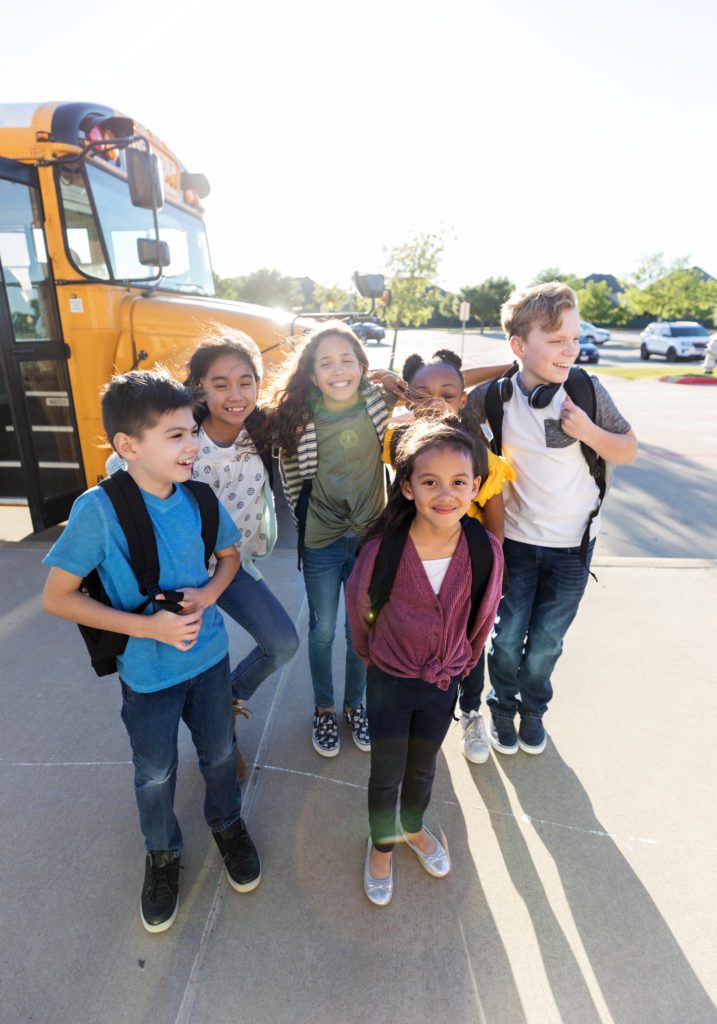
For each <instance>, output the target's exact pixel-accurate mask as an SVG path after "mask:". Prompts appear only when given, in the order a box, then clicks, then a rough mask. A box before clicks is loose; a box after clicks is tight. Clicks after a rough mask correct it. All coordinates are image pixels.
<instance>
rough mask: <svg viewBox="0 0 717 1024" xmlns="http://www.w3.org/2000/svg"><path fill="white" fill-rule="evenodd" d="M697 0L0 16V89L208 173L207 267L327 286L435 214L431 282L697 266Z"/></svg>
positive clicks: (715, 198) (710, 127)
mask: <svg viewBox="0 0 717 1024" xmlns="http://www.w3.org/2000/svg"><path fill="white" fill-rule="evenodd" d="M716 29H717V5H715V3H714V2H713V0H681V2H680V3H670V4H665V5H664V8H663V5H662V4H659V5H658V4H657V3H655V2H654V0H620V2H618V0H602V2H601V3H596V2H594V0H593V2H591V3H584V2H580V0H575V2H574V3H572V4H570V5H568V4H565V3H563V2H560V0H537V2H536V0H512V2H511V3H509V4H503V5H500V6H499V5H498V4H496V3H495V2H491V3H486V2H484V0H465V2H463V0H442V2H440V3H436V2H434V3H427V2H425V0H408V2H406V0H363V2H362V3H351V4H348V3H342V2H341V0H305V2H298V3H297V2H296V0H275V2H274V3H271V2H265V3H263V4H262V3H259V2H257V0H254V2H253V3H251V4H247V3H246V2H245V0H231V2H229V0H226V2H225V0H205V2H204V3H189V2H188V0H175V2H173V3H172V4H163V5H159V4H149V3H147V2H146V0H144V2H138V0H125V2H123V3H122V4H119V3H118V4H115V5H114V6H113V7H109V6H108V7H107V8H100V7H98V6H96V5H95V4H90V3H89V2H88V0H77V2H76V3H74V4H72V5H69V6H68V5H58V4H56V3H55V2H54V0H52V2H49V0H39V2H37V0H36V2H33V3H31V4H19V3H16V4H14V5H13V7H12V8H10V7H6V9H5V11H4V14H3V29H2V44H1V45H2V62H1V63H0V87H1V88H0V102H21V101H35V100H37V101H38V102H39V101H45V100H54V99H57V100H89V101H93V102H98V103H103V104H106V105H108V106H111V107H114V108H116V109H117V110H120V111H122V112H123V113H126V114H129V115H131V116H132V117H134V118H135V119H136V120H137V121H139V122H140V123H142V124H144V125H145V126H146V127H148V128H150V129H151V130H152V131H154V132H155V133H156V134H157V135H158V136H159V137H160V138H162V139H163V140H164V141H165V142H166V143H167V144H168V145H169V146H170V148H171V149H173V150H174V152H175V153H176V154H177V155H178V156H179V158H180V159H181V160H182V161H183V162H184V164H185V165H186V166H187V168H188V169H189V170H190V171H202V172H204V173H205V174H206V175H207V176H208V177H209V180H210V182H211V185H212V192H211V194H210V196H209V197H208V198H207V199H206V201H205V206H206V210H207V215H206V222H207V230H208V233H209V241H210V248H211V252H212V258H213V262H214V267H215V270H217V272H218V273H220V274H221V275H223V276H232V275H235V274H242V273H248V272H249V271H251V270H255V269H257V268H259V267H261V266H270V267H277V268H278V269H279V270H281V271H282V272H283V273H287V274H292V275H304V274H308V275H309V276H311V277H313V278H314V279H316V280H318V281H320V282H321V283H323V284H333V283H337V284H341V285H342V286H344V287H348V285H349V280H350V275H351V272H352V271H353V270H355V269H360V270H362V271H374V270H378V269H381V268H382V264H383V249H384V247H385V246H390V245H392V244H396V243H399V242H401V241H403V240H404V239H405V238H406V237H407V236H408V235H409V233H410V232H411V231H438V230H445V231H446V246H445V255H444V259H443V264H442V269H441V283H442V284H443V285H444V286H446V287H448V288H454V289H457V288H458V287H460V286H461V285H465V284H474V283H477V282H478V281H481V280H483V279H484V278H485V277H487V276H489V275H499V274H501V275H502V274H505V275H507V276H508V277H510V278H511V279H512V280H513V281H515V282H516V283H517V284H525V283H526V282H527V280H528V279H529V278H530V277H532V276H533V275H534V274H535V273H537V272H538V271H539V270H541V269H542V268H544V267H548V266H558V267H560V268H562V269H563V270H564V271H570V272H573V273H576V274H579V275H586V274H589V273H592V272H598V273H614V274H617V275H618V276H622V275H626V274H628V273H630V271H631V270H632V269H634V267H635V265H636V263H637V261H638V260H639V258H640V257H641V256H643V255H645V254H648V253H651V252H655V251H659V250H661V251H664V252H665V254H666V256H667V258H668V259H674V258H676V257H680V256H690V257H691V259H692V261H693V262H694V263H696V264H698V265H700V266H702V267H703V268H704V269H706V270H708V271H710V272H711V273H712V274H714V275H715V276H717V231H716V230H715V221H716V212H717V138H716V135H717V131H716V128H715V119H714V108H715V97H716V96H717V60H716V59H715V38H716Z"/></svg>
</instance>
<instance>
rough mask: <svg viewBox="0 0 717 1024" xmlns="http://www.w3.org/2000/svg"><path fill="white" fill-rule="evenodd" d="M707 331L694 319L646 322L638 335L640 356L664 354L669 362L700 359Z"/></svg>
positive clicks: (705, 344)
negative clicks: (646, 324)
mask: <svg viewBox="0 0 717 1024" xmlns="http://www.w3.org/2000/svg"><path fill="white" fill-rule="evenodd" d="M708 338H709V332H708V331H706V330H705V329H704V327H702V326H701V325H700V324H698V323H696V322H695V321H694V320H672V321H669V322H667V323H653V324H648V326H647V327H646V328H645V330H644V331H643V332H642V334H641V335H640V358H641V359H649V358H650V356H664V357H665V359H669V360H670V361H671V362H678V361H679V360H680V359H702V358H703V357H704V354H705V348H706V347H707V340H708Z"/></svg>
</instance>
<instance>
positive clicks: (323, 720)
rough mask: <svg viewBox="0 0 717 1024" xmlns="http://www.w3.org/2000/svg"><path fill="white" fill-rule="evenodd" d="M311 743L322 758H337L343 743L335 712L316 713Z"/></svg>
mask: <svg viewBox="0 0 717 1024" xmlns="http://www.w3.org/2000/svg"><path fill="white" fill-rule="evenodd" d="M311 742H312V743H313V745H314V750H315V751H316V753H317V754H321V756H322V757H336V755H337V754H338V752H339V750H340V748H341V741H340V740H339V723H338V722H337V720H336V712H335V711H323V712H322V713H321V714H319V712H318V711H316V712H315V714H314V727H313V729H312V730H311Z"/></svg>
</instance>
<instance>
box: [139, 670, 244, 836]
mask: <svg viewBox="0 0 717 1024" xmlns="http://www.w3.org/2000/svg"><path fill="white" fill-rule="evenodd" d="M120 681H121V680H120ZM180 718H183V719H184V721H185V722H186V724H187V726H188V727H189V730H190V732H191V734H192V740H193V742H194V746H195V747H196V749H197V754H198V755H199V768H200V770H201V773H202V775H203V776H204V782H205V786H206V789H205V797H204V817H205V819H206V822H207V825H208V826H209V828H210V829H211V830H212V832H221V831H223V830H224V829H225V828H229V826H230V825H231V824H233V823H234V822H235V821H236V820H237V818H238V817H239V816H240V813H241V790H240V789H239V782H238V781H237V771H236V745H235V742H234V716H233V714H232V704H231V684H230V682H229V657H228V656H225V657H224V658H223V659H222V660H221V661H220V662H218V663H217V664H216V665H214V666H212V668H209V669H207V670H206V671H205V672H200V673H199V675H198V676H195V677H194V678H193V679H187V680H186V681H185V682H183V683H177V685H176V686H170V687H168V688H167V689H166V690H157V691H156V692H155V693H137V692H136V690H132V689H131V688H130V687H129V686H127V684H126V683H124V682H123V683H122V721H123V722H124V724H125V728H126V729H127V733H128V735H129V741H130V745H131V747H132V760H133V762H134V792H135V796H136V798H137V806H138V808H139V823H140V828H141V829H142V834H143V835H144V841H145V846H146V848H147V850H148V851H149V852H155V851H157V850H172V851H173V852H176V853H178V852H179V851H180V850H181V849H182V832H181V830H180V828H179V822H178V821H177V818H176V815H175V813H174V790H175V786H176V782H177V732H178V729H179V720H180Z"/></svg>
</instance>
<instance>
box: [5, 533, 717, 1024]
mask: <svg viewBox="0 0 717 1024" xmlns="http://www.w3.org/2000/svg"><path fill="white" fill-rule="evenodd" d="M46 549H47V544H43V543H38V542H32V541H24V542H21V543H16V544H7V545H4V546H2V547H0V574H1V576H0V578H2V580H3V581H5V586H4V587H2V593H1V594H0V609H1V610H2V616H1V618H0V643H1V648H0V649H1V650H2V680H3V683H2V697H3V714H2V719H1V721H2V726H1V735H0V778H1V780H2V785H1V786H0V813H1V814H2V823H3V828H2V833H1V838H0V856H1V857H2V865H3V872H2V882H1V887H2V892H1V893H0V896H1V899H2V908H3V910H2V923H3V929H2V934H3V941H2V951H1V953H0V979H2V980H0V1020H2V1022H3V1024H25V1022H30V1021H34V1022H43V1024H45V1022H47V1024H50V1022H51V1024H98V1022H102V1024H144V1022H152V1024H180V1022H181V1024H189V1022H191V1024H245V1022H246V1024H249V1022H251V1024H264V1022H269V1021H271V1022H272V1024H304V1022H307V1024H308V1022H312V1024H337V1022H339V1024H354V1022H355V1024H358V1022H364V1021H367V1020H380V1021H383V1020H385V1021H393V1022H395V1024H409V1022H411V1024H412V1022H413V1021H419V1020H420V1021H424V1022H429V1021H436V1022H451V1024H469V1022H470V1024H474V1022H476V1021H486V1022H489V1024H557V1022H570V1024H598V1022H613V1024H645V1022H648V1021H649V1022H651V1024H678V1022H680V1024H682V1022H688V1024H708V1022H710V1024H711V1022H716V1021H717V1010H715V1006H714V1000H717V962H716V961H715V957H714V921H715V914H716V912H717V896H716V895H715V885H714V864H715V854H717V812H716V811H715V799H714V793H715V791H717V762H716V760H715V758H714V757H712V756H711V752H712V750H713V746H714V736H715V734H716V732H717V711H716V710H715V708H716V705H715V700H714V695H713V690H714V681H715V671H714V628H713V627H708V619H709V620H710V621H711V620H713V619H714V616H713V615H709V616H708V615H707V614H705V610H707V609H709V610H710V611H713V610H714V608H715V607H716V606H717V562H709V561H697V560H694V561H689V560H684V561H682V560H668V559H665V560H655V559H649V558H644V559H637V560H633V559H619V558H618V559H615V558H612V559H608V558H605V559H603V560H602V561H601V560H600V559H599V558H598V559H597V565H596V566H595V568H596V571H597V575H598V579H599V582H598V583H597V584H595V583H591V584H590V585H589V588H588V592H587V595H586V597H585V600H584V602H583V606H582V608H581V611H580V614H579V616H578V619H577V621H576V623H575V625H574V627H573V629H572V631H571V633H570V634H569V636H568V640H567V645H566V652H565V654H564V656H563V658H562V659H561V661H560V663H559V666H558V670H557V672H556V678H555V687H556V693H557V697H556V700H555V704H554V709H551V712H550V716H549V719H548V728H549V732H550V742H549V745H548V748H547V750H546V753H545V754H544V755H543V756H542V757H539V758H528V757H527V756H526V755H524V754H522V753H519V754H518V755H516V756H515V757H513V758H504V757H503V758H501V757H500V756H499V755H496V756H495V757H493V756H491V759H490V760H489V762H488V763H487V764H485V765H482V766H470V765H468V763H467V762H466V761H465V760H464V758H463V756H462V754H461V753H460V749H459V729H458V726H454V727H453V728H452V730H451V732H450V733H449V736H448V739H447V740H446V743H445V745H444V748H443V752H442V754H441V756H440V758H439V768H438V775H437V780H436V786H435V790H434V800H433V803H432V806H431V808H430V811H429V825H431V824H432V825H433V826H435V827H437V828H440V829H442V830H443V831H444V833H445V835H446V837H447V839H448V842H449V844H450V851H451V856H452V859H453V871H452V873H451V875H450V876H449V877H448V878H447V879H445V880H437V879H433V878H430V877H429V876H428V875H426V874H425V873H424V872H423V871H422V870H421V868H420V866H419V865H418V863H417V861H416V860H415V858H414V857H413V855H411V854H410V852H409V851H407V850H406V849H399V850H398V851H397V854H396V867H395V878H396V893H395V896H394V900H393V903H392V904H391V905H390V906H389V907H388V908H386V909H383V910H381V909H377V908H374V907H372V906H371V905H370V904H369V903H368V901H367V900H366V898H365V896H364V894H363V891H362V886H361V873H362V867H363V858H364V852H365V844H366V791H365V787H366V783H367V777H368V765H369V759H368V757H367V756H366V755H365V754H361V753H360V752H359V751H358V750H357V749H356V748H355V747H354V746H353V744H351V742H350V739H349V737H348V734H347V733H346V732H344V733H343V734H342V741H343V746H342V750H341V754H340V756H339V757H338V758H335V759H332V760H325V759H322V758H319V757H318V756H317V755H316V754H315V752H314V751H313V749H312V747H311V743H310V716H311V696H310V683H309V678H308V667H307V656H306V648H305V639H304V643H303V644H302V649H301V650H300V652H299V654H298V655H297V657H296V659H295V660H294V662H293V663H292V664H291V665H290V666H289V667H288V669H287V670H285V671H283V672H282V673H279V674H278V675H277V676H276V677H273V678H272V679H270V680H268V681H267V682H266V683H265V684H264V685H263V687H262V688H261V689H260V691H259V692H258V694H257V696H256V699H255V702H254V715H253V718H252V719H251V720H250V721H248V722H245V721H242V720H240V722H239V727H238V728H239V738H240V743H241V747H242V750H243V751H244V754H245V756H247V760H250V759H253V760H254V762H255V765H256V767H255V770H254V772H253V773H252V776H251V779H250V781H249V783H248V785H247V787H246V789H245V812H246V816H247V819H248V822H249V826H250V830H251V833H252V835H253V836H254V838H255V840H256V842H257V846H258V848H259V850H260V852H261V856H262V860H263V880H262V883H261V886H260V887H259V888H258V889H257V890H256V891H255V892H254V893H251V894H249V895H246V896H241V895H239V894H237V893H235V892H233V891H232V890H231V889H230V888H229V887H228V885H227V884H226V882H225V881H224V879H223V876H222V872H221V871H220V861H219V856H218V852H217V850H216V849H215V847H214V844H213V842H212V840H211V837H210V835H209V832H208V831H207V829H206V827H205V825H204V822H203V819H202V812H201V803H202V783H201V777H200V775H199V771H198V769H197V766H196V761H195V758H194V756H193V749H192V746H191V741H190V739H189V736H188V734H187V732H186V730H184V729H183V730H182V733H181V736H180V740H181V743H180V769H179V781H178V787H177V801H176V802H177V808H178V813H179V816H180V819H181V821H182V824H183V828H184V833H185V845H186V851H185V855H184V858H183V863H184V870H183V872H182V878H181V904H180V910H179V915H178V917H177V921H176V923H175V925H174V927H173V928H172V929H171V930H170V931H169V932H167V933H165V934H163V935H159V936H150V935H148V934H147V933H146V932H145V931H144V930H143V928H142V926H141V924H140V920H139V913H138V904H139V890H140V885H141V880H142V873H143V850H142V841H141V837H140V833H139V829H138V825H137V814H136V808H135V804H134V799H133V794H132V768H131V765H130V762H129V751H128V744H127V739H126V735H125V733H124V729H123V727H122V724H121V722H120V719H119V707H120V694H119V687H118V685H117V682H116V678H110V679H104V680H102V679H98V678H97V677H95V676H94V675H93V674H92V672H91V670H90V668H89V664H88V661H87V659H86V657H85V656H84V653H83V648H82V646H81V641H80V638H79V635H78V633H77V631H76V629H75V628H74V627H73V626H72V625H70V624H68V623H64V622H60V621H58V620H54V619H51V618H50V617H49V616H46V615H45V614H44V613H43V612H42V610H41V608H40V600H39V592H40V589H41V586H42V582H43V580H44V575H45V572H44V569H43V567H42V566H41V565H40V558H41V556H42V554H43V553H44V551H45V550H46ZM266 575H267V580H268V582H269V584H270V585H271V586H272V587H273V588H274V589H275V590H276V592H277V593H278V594H279V595H280V596H281V598H282V600H283V601H284V602H285V604H286V606H287V608H288V610H289V612H290V613H291V614H292V616H293V617H294V619H295V621H296V622H297V626H298V628H299V632H300V634H301V635H302V637H304V638H305V634H306V607H305V602H304V592H303V585H302V580H301V576H300V574H299V573H298V572H297V571H296V563H295V558H294V554H293V552H290V551H280V552H279V553H278V554H277V555H276V556H275V557H273V558H272V560H271V561H270V563H269V565H268V568H267V573H266ZM9 581H11V585H9ZM230 633H231V652H232V656H233V659H236V658H237V657H238V656H239V655H240V654H241V653H242V652H243V651H245V650H246V649H247V644H246V641H245V639H244V638H243V636H242V634H241V632H240V630H239V629H238V628H236V627H234V626H233V624H232V626H231V630H230ZM340 646H341V645H339V644H337V647H338V648H340ZM341 653H342V652H341V650H340V649H338V650H337V655H336V657H337V660H336V664H337V666H338V665H339V664H340V663H341ZM337 676H338V673H337ZM339 678H340V677H339ZM678 694H679V695H685V696H686V697H687V698H688V699H687V700H682V701H679V700H678V699H677V697H678Z"/></svg>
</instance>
